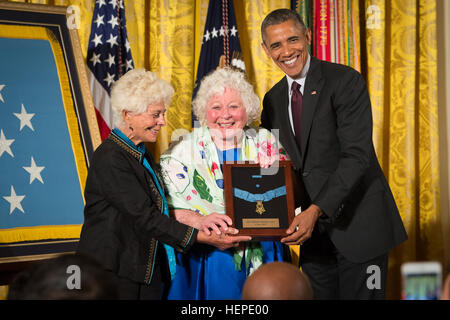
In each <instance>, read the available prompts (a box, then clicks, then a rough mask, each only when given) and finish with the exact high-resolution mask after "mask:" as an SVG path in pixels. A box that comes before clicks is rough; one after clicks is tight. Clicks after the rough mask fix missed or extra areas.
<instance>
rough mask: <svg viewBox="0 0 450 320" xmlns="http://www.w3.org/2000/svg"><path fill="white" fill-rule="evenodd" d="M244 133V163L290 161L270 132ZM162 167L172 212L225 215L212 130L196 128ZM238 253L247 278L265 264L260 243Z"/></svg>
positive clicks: (167, 153)
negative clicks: (262, 159) (267, 158)
mask: <svg viewBox="0 0 450 320" xmlns="http://www.w3.org/2000/svg"><path fill="white" fill-rule="evenodd" d="M244 132H245V134H244V135H243V138H242V143H241V147H240V151H239V154H240V156H241V160H243V161H254V160H255V159H257V157H258V153H259V156H262V155H266V156H271V157H274V156H275V157H278V158H279V160H286V159H287V156H286V153H285V152H284V150H283V149H279V145H278V144H277V142H276V141H277V140H276V138H275V136H273V135H272V134H271V133H270V131H268V130H266V129H263V128H250V127H246V128H245V129H244ZM160 165H161V169H162V170H161V172H162V175H163V178H164V181H165V185H166V187H167V189H168V191H169V194H168V196H167V201H168V203H169V206H170V207H171V208H173V209H187V210H192V211H195V212H197V213H199V214H202V215H205V216H206V215H208V214H210V213H212V212H216V213H219V214H225V204H224V191H223V185H224V183H223V172H222V170H221V168H220V160H219V155H218V152H217V149H216V145H215V144H214V142H213V140H212V138H211V135H210V132H209V129H208V128H206V127H200V128H196V129H194V131H193V132H191V133H189V134H187V135H184V136H183V137H182V138H180V141H178V142H176V143H173V144H172V145H171V146H170V147H169V149H168V150H167V151H165V152H164V153H163V154H162V155H161V158H160ZM234 250H235V252H234V256H233V262H234V264H235V268H236V270H241V263H242V259H243V258H244V255H245V262H246V271H247V274H250V273H252V272H253V271H254V270H256V269H257V268H258V267H259V266H260V265H261V264H262V248H261V245H260V244H259V243H258V242H251V243H246V245H245V249H242V248H236V249H234Z"/></svg>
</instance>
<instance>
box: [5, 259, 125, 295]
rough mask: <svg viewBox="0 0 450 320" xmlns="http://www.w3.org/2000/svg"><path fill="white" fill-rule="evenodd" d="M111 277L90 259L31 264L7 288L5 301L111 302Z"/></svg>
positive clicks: (112, 284) (114, 289) (113, 292)
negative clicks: (6, 299)
mask: <svg viewBox="0 0 450 320" xmlns="http://www.w3.org/2000/svg"><path fill="white" fill-rule="evenodd" d="M117 297H118V295H117V289H116V285H115V283H114V280H113V278H112V277H111V274H110V273H108V272H107V271H104V269H103V268H102V267H101V266H100V265H99V264H97V262H95V261H94V260H92V259H91V258H89V257H86V256H83V255H80V254H64V255H61V256H59V257H57V258H55V259H51V260H46V261H43V262H38V263H36V264H33V265H32V266H31V267H30V268H28V269H26V270H24V271H23V272H21V273H20V274H19V275H17V276H16V278H15V279H14V280H13V282H12V283H11V285H10V288H9V292H8V300H110V299H111V300H112V299H117Z"/></svg>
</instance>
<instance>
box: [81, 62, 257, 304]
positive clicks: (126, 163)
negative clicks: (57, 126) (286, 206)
mask: <svg viewBox="0 0 450 320" xmlns="http://www.w3.org/2000/svg"><path fill="white" fill-rule="evenodd" d="M172 95H173V88H172V87H171V86H170V84H168V83H167V82H165V81H164V80H161V79H159V78H158V77H157V76H156V74H155V73H153V72H149V71H146V70H144V69H137V70H131V71H129V72H128V73H127V74H125V75H124V76H123V77H122V78H120V80H118V81H117V82H116V83H115V85H114V86H113V88H112V91H111V106H112V110H113V123H114V127H115V128H114V130H113V131H112V132H111V134H110V135H109V137H108V138H107V139H106V140H105V141H103V143H102V144H101V145H100V146H99V147H98V148H97V150H96V151H95V153H94V156H93V160H92V164H91V167H90V168H89V172H88V178H87V182H86V189H85V200H86V207H85V211H84V216H85V221H84V225H83V228H82V231H81V237H80V243H79V246H78V251H79V252H81V253H84V254H87V255H90V256H92V257H93V258H95V259H96V260H97V261H98V262H99V263H101V264H102V265H103V267H104V268H105V269H107V270H109V271H111V272H112V274H113V276H114V278H115V280H116V283H117V286H118V291H119V296H120V298H123V299H161V298H163V297H164V292H165V288H166V287H167V284H168V283H169V282H170V279H171V278H173V276H174V274H175V272H176V263H175V255H174V250H178V251H182V252H184V251H187V250H189V248H190V247H191V246H192V244H193V243H194V242H196V241H197V242H202V243H206V244H210V245H214V246H216V247H217V248H219V249H222V250H224V249H227V248H230V247H233V246H238V245H239V242H241V241H247V240H250V238H249V237H244V236H236V235H235V234H236V233H237V230H235V229H233V228H231V227H229V226H228V224H229V223H230V221H229V220H227V219H226V217H223V218H222V217H220V216H214V217H210V218H209V219H214V221H212V223H213V224H215V225H219V226H221V230H222V232H208V231H206V233H205V232H204V231H201V230H197V229H194V228H192V227H189V226H187V225H185V224H182V223H179V222H178V221H176V220H175V219H173V218H171V217H169V212H168V206H167V201H166V197H165V194H164V184H163V180H162V179H161V177H160V174H159V168H158V165H157V164H156V163H155V161H154V160H153V157H152V155H151V153H150V152H149V151H148V150H146V148H145V142H155V141H156V139H157V135H158V132H159V131H160V130H161V127H162V126H164V125H165V124H166V122H165V118H164V115H165V111H166V106H168V105H169V104H170V100H171V98H172ZM219 233H220V234H219Z"/></svg>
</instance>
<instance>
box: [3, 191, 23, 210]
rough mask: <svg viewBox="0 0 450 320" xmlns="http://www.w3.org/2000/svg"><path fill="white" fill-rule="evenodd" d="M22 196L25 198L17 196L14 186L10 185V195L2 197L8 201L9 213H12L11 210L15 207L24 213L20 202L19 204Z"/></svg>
mask: <svg viewBox="0 0 450 320" xmlns="http://www.w3.org/2000/svg"><path fill="white" fill-rule="evenodd" d="M23 198H25V196H18V195H17V194H16V191H15V190H14V187H13V186H11V195H10V196H4V197H3V199H5V200H6V201H8V202H9V203H10V207H9V214H11V213H13V211H14V210H15V209H18V210H20V211H22V212H23V213H25V211H23V208H22V204H21V202H22V200H23Z"/></svg>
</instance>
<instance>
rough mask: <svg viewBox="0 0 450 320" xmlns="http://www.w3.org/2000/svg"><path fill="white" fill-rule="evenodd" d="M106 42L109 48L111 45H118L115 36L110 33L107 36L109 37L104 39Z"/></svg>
mask: <svg viewBox="0 0 450 320" xmlns="http://www.w3.org/2000/svg"><path fill="white" fill-rule="evenodd" d="M106 42H108V43H109V44H110V45H111V48H112V47H113V45H116V46H117V45H118V43H117V36H113V35H112V33H111V35H110V36H109V39H108V40H106Z"/></svg>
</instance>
